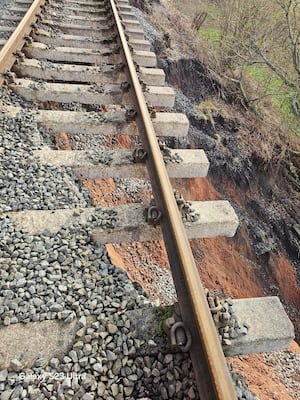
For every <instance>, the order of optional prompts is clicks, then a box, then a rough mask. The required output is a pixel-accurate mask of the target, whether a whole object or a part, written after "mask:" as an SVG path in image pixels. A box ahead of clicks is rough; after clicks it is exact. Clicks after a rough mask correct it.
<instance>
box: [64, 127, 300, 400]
mask: <svg viewBox="0 0 300 400" xmlns="http://www.w3.org/2000/svg"><path fill="white" fill-rule="evenodd" d="M129 144H130V140H127V139H126V140H125V139H121V140H118V145H119V146H120V147H122V146H124V145H125V146H126V147H127V146H128V145H129ZM56 145H57V148H60V149H68V150H69V149H71V142H70V140H69V138H68V136H67V135H66V134H65V133H61V134H59V135H58V136H57V138H56ZM110 145H111V146H112V143H111V144H110ZM111 146H109V147H111ZM83 184H84V186H85V187H86V188H87V190H88V191H89V193H90V195H91V197H92V198H93V202H94V205H101V206H105V205H111V204H124V203H127V202H129V201H130V198H129V197H127V196H126V195H124V196H123V197H122V196H120V195H119V194H118V196H115V195H114V192H115V190H116V184H115V182H114V180H113V179H106V180H104V179H97V180H84V181H83ZM173 184H174V187H176V188H178V189H179V188H180V193H182V194H183V195H184V197H185V198H186V199H189V200H215V199H221V196H220V194H219V193H218V192H217V190H216V189H215V188H214V187H213V186H212V185H211V183H210V182H209V181H208V180H207V179H189V180H173ZM144 195H145V194H144ZM145 196H146V197H149V196H148V194H146V195H145ZM236 200H237V203H238V202H240V203H243V199H240V198H238V197H237V199H236ZM191 247H192V250H193V253H194V256H195V260H196V264H197V266H198V270H199V274H200V277H201V279H202V281H203V284H204V285H205V286H206V287H207V288H208V289H211V290H218V291H221V292H224V293H226V294H229V295H230V296H232V297H234V298H242V297H255V296H264V295H266V290H265V287H266V285H267V286H268V285H269V283H270V282H273V283H274V282H275V283H276V285H277V286H278V288H279V289H280V291H281V293H282V295H283V297H284V298H285V299H286V300H288V301H289V302H291V303H292V304H293V305H295V307H297V308H298V309H299V308H300V304H299V301H300V300H299V299H300V296H299V294H300V290H299V286H298V285H297V282H296V278H295V273H294V271H293V268H292V266H291V265H290V263H289V262H288V260H287V259H286V258H285V257H284V256H283V255H282V254H279V255H277V256H276V257H275V256H271V257H270V260H269V263H268V269H267V275H266V273H264V279H262V275H261V271H260V269H259V268H257V267H256V266H255V265H256V264H255V263H254V261H252V260H253V254H252V253H253V252H252V250H251V245H250V242H249V238H248V236H247V232H246V231H245V230H243V229H239V231H238V233H237V235H236V236H235V237H234V238H214V239H202V240H193V241H192V242H191ZM107 251H108V254H109V255H110V257H111V260H112V262H113V263H114V264H115V265H117V266H119V267H121V268H123V269H124V270H126V271H127V273H128V275H129V277H130V278H131V279H132V280H133V281H136V282H138V283H139V284H141V286H142V287H143V288H144V289H145V291H146V292H147V293H148V294H149V296H150V298H152V299H153V298H155V297H156V293H155V290H154V293H153V291H152V292H151V290H150V288H151V287H152V284H153V283H155V280H157V276H156V275H155V274H156V273H157V270H161V271H163V270H166V269H167V268H168V261H167V255H166V251H165V248H164V245H163V243H160V242H149V243H131V244H120V245H108V246H107ZM141 266H143V267H142V268H141ZM154 287H155V285H154ZM298 322H299V321H298ZM290 350H291V351H293V352H298V353H300V351H299V347H298V345H297V344H296V343H294V344H293V346H292V347H291V349H290ZM229 362H230V363H231V364H233V366H234V368H235V369H236V370H237V371H239V372H241V373H242V374H243V375H244V376H245V377H246V380H247V382H248V383H249V388H250V389H251V390H253V391H254V392H255V393H256V394H257V395H258V397H259V399H260V400H271V399H274V400H279V399H280V400H292V399H293V398H294V397H291V395H290V394H289V392H288V389H287V387H286V386H285V385H284V384H283V383H282V381H281V378H280V376H279V375H278V374H277V372H276V370H275V369H274V367H272V366H270V365H268V364H267V363H266V362H265V360H264V358H263V355H249V356H242V357H234V358H231V359H229ZM295 379H299V378H297V377H295Z"/></svg>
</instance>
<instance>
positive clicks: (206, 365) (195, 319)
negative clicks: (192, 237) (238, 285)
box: [109, 0, 237, 400]
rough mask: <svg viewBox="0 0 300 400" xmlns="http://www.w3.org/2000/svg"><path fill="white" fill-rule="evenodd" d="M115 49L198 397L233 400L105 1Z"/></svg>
mask: <svg viewBox="0 0 300 400" xmlns="http://www.w3.org/2000/svg"><path fill="white" fill-rule="evenodd" d="M109 2H110V6H111V9H112V13H113V16H114V19H115V23H116V27H117V33H118V36H119V41H120V45H121V52H122V55H123V57H124V60H125V62H126V66H127V68H128V70H127V71H126V72H127V74H128V79H129V82H130V84H131V88H132V89H133V90H132V92H133V96H134V97H135V103H136V107H137V111H138V115H137V122H138V124H139V128H140V132H141V133H140V134H141V140H142V144H143V147H144V150H145V151H146V152H147V153H148V159H147V161H146V162H147V167H148V172H149V175H150V180H151V184H152V189H153V194H154V198H155V201H156V204H157V206H158V207H159V209H160V210H161V212H162V220H161V228H162V232H163V237H164V241H165V244H166V248H167V252H168V258H169V262H170V266H171V271H172V275H173V279H174V283H175V287H176V291H177V297H178V301H179V306H180V311H181V315H182V319H183V322H184V324H185V325H186V327H187V328H188V330H189V331H190V333H191V336H192V345H191V348H190V350H189V353H190V357H191V360H192V363H193V367H194V372H195V377H196V382H197V386H198V391H199V395H200V398H201V400H234V399H236V398H237V397H236V393H235V390H234V387H233V383H232V379H231V376H230V373H229V371H228V368H227V364H226V360H225V357H224V354H223V350H222V347H221V344H220V341H219V338H218V335H217V331H216V327H215V324H214V322H213V319H212V316H211V312H210V309H209V306H208V304H207V299H206V295H205V292H204V288H203V285H202V283H201V280H200V277H199V273H198V271H197V267H196V264H195V260H194V257H193V254H192V251H191V248H190V244H189V242H188V239H187V236H186V233H185V229H184V226H183V223H182V220H181V216H180V214H179V211H178V206H177V203H176V200H175V197H174V193H173V189H172V186H171V183H170V180H169V177H168V174H167V171H166V168H165V164H164V161H163V158H162V155H161V151H160V149H159V145H158V142H157V139H156V134H155V131H154V128H153V125H152V122H151V118H150V115H149V111H148V107H147V104H146V102H145V98H144V95H143V92H142V88H141V85H140V82H139V79H138V75H137V72H136V68H135V65H134V62H133V60H132V56H131V52H130V49H129V46H128V44H127V38H126V34H125V32H124V30H123V26H122V21H121V18H120V16H119V13H118V9H117V6H116V3H115V0H109Z"/></svg>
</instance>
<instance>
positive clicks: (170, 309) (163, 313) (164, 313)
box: [155, 305, 174, 336]
mask: <svg viewBox="0 0 300 400" xmlns="http://www.w3.org/2000/svg"><path fill="white" fill-rule="evenodd" d="M155 313H156V315H157V318H158V319H159V332H160V334H161V336H163V335H165V332H164V322H165V320H166V319H168V318H171V317H172V315H173V314H174V306H173V305H172V306H167V307H161V308H157V309H156V310H155Z"/></svg>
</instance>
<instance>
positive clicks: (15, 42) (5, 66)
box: [0, 0, 46, 85]
mask: <svg viewBox="0 0 300 400" xmlns="http://www.w3.org/2000/svg"><path fill="white" fill-rule="evenodd" d="M45 2H46V0H34V2H33V3H32V4H31V6H30V8H29V9H28V11H27V12H26V14H25V15H24V18H23V19H22V20H21V22H20V23H19V25H18V26H17V27H16V29H15V31H14V32H13V34H12V35H11V36H10V38H9V39H8V40H7V42H6V43H5V45H4V46H3V48H2V50H1V51H0V85H1V84H2V83H3V81H4V74H5V73H6V72H7V71H9V70H10V69H11V67H12V66H13V64H14V62H15V61H16V56H15V54H14V53H15V52H16V51H18V50H21V49H22V47H23V46H24V44H25V41H26V36H27V35H29V33H30V32H31V30H32V26H31V25H32V24H33V23H35V22H36V20H37V14H38V13H39V12H40V10H41V7H42V6H43V5H44V4H45Z"/></svg>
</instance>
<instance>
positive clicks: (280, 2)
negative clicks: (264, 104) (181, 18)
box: [215, 0, 300, 110]
mask: <svg viewBox="0 0 300 400" xmlns="http://www.w3.org/2000/svg"><path fill="white" fill-rule="evenodd" d="M215 1H216V2H217V3H218V6H219V8H220V11H221V12H220V20H219V21H220V23H219V26H220V41H219V52H218V53H219V62H220V68H221V69H222V70H223V71H227V75H226V76H227V78H230V79H231V80H234V81H236V82H237V83H238V84H239V85H240V87H241V90H242V93H243V94H244V96H245V97H246V98H247V100H249V98H248V96H247V94H246V92H245V90H244V88H243V79H244V77H245V74H246V71H247V68H248V67H249V66H251V65H264V66H266V67H267V68H269V70H270V71H272V73H273V74H274V75H275V76H277V77H278V79H279V80H280V81H281V82H282V83H283V85H284V86H285V87H287V88H289V89H290V91H291V92H292V93H293V99H294V100H293V109H294V110H300V0H265V1H264V2H261V1H259V0H215ZM228 74H229V75H228ZM256 97H257V98H259V96H256Z"/></svg>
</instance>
